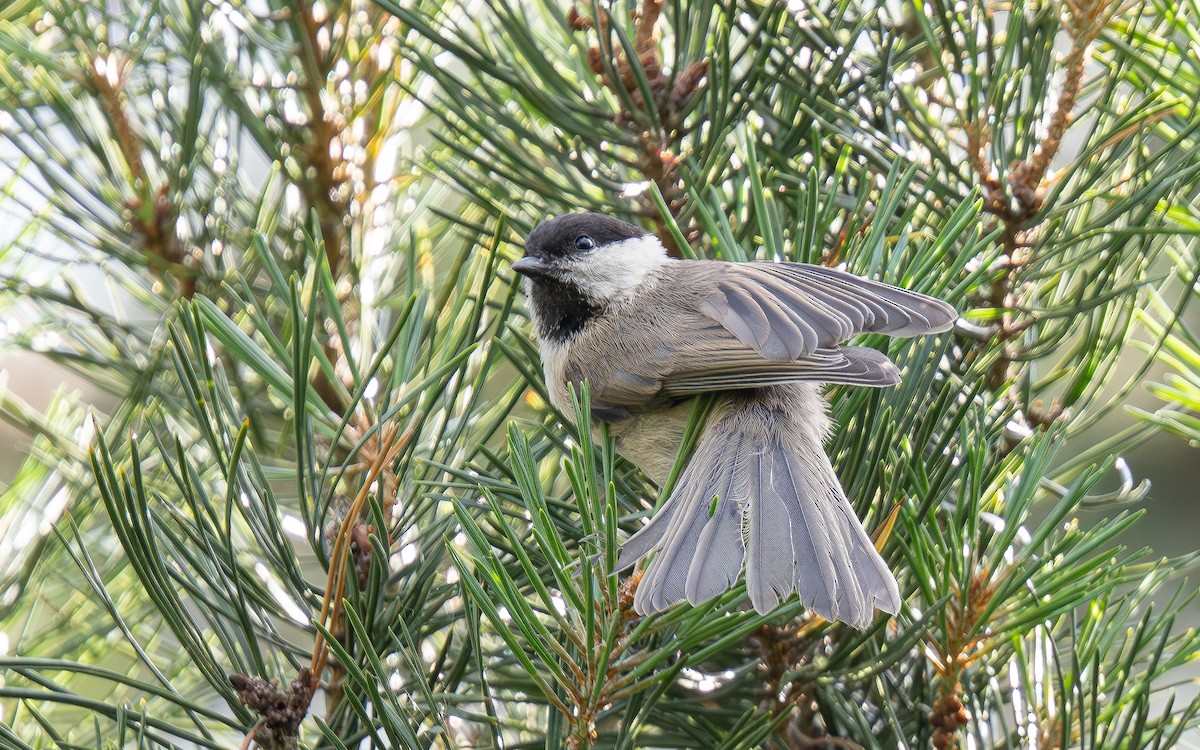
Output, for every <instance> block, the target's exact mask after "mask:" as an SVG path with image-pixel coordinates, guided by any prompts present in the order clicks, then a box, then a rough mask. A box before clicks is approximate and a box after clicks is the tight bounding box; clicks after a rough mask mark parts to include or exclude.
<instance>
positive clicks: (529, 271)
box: [512, 255, 550, 279]
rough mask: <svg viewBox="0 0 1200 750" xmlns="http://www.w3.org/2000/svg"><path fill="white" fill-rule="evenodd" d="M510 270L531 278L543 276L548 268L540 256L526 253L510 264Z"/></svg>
mask: <svg viewBox="0 0 1200 750" xmlns="http://www.w3.org/2000/svg"><path fill="white" fill-rule="evenodd" d="M512 270H514V271H516V272H517V273H519V274H521V275H523V276H528V277H529V278H531V279H532V278H536V277H538V276H545V275H546V273H547V272H548V271H549V270H550V268H549V266H547V265H546V264H545V263H543V262H542V260H541V259H540V258H535V257H533V256H532V255H526V256H525V257H524V258H521V259H520V260H518V261H516V262H515V263H513V264H512Z"/></svg>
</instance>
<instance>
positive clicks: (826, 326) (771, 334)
mask: <svg viewBox="0 0 1200 750" xmlns="http://www.w3.org/2000/svg"><path fill="white" fill-rule="evenodd" d="M700 312H702V313H703V314H705V315H707V316H708V317H709V318H711V319H713V320H715V321H717V322H718V323H720V324H721V325H722V326H724V327H725V328H726V329H727V330H728V331H729V332H730V333H732V334H733V335H734V336H735V337H736V338H737V339H738V341H740V342H742V343H743V344H745V345H746V346H749V347H752V348H753V349H754V350H755V351H757V352H758V353H759V354H761V355H762V356H763V358H765V359H768V360H772V361H777V362H779V361H783V362H786V361H792V360H797V359H800V358H801V357H806V356H808V355H811V354H812V353H813V352H815V351H817V350H818V349H821V348H827V347H832V346H836V345H837V344H838V343H839V342H842V341H845V340H847V339H849V338H850V337H851V336H854V335H855V334H857V333H863V332H874V333H883V334H887V335H889V336H915V335H917V334H923V333H936V332H939V331H945V330H947V329H948V328H950V326H952V325H953V324H954V321H955V319H957V317H958V313H957V312H956V311H955V310H954V308H953V307H951V306H950V305H948V304H946V303H945V302H942V301H941V300H937V299H934V298H932V297H927V296H925V295H923V294H919V293H917V292H910V291H908V290H907V289H901V288H899V287H894V286H891V285H889V284H884V283H881V282H878V281H872V280H870V279H864V278H860V277H858V276H854V275H852V274H848V273H844V272H842V271H837V270H835V269H832V268H826V267H824V266H809V265H803V264H799V263H723V264H721V271H720V275H719V278H718V279H717V280H716V281H715V282H714V284H713V289H712V292H711V293H710V294H708V296H707V297H705V298H704V299H703V301H702V302H701V303H700Z"/></svg>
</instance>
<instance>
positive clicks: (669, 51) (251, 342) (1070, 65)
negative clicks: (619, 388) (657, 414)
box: [0, 0, 1200, 750]
mask: <svg viewBox="0 0 1200 750" xmlns="http://www.w3.org/2000/svg"><path fill="white" fill-rule="evenodd" d="M1198 17H1200V14H1197V8H1196V7H1195V4H1194V2H1188V1H1187V0H1185V1H1184V2H1182V3H1181V4H1172V2H1170V0H1129V1H1128V2H1126V1H1125V0H1046V1H1044V2H1043V1H1041V0H1037V1H1036V2H1035V1H1033V0H1029V1H1026V2H1022V1H1021V0H1018V1H1017V2H1013V3H1007V4H1005V3H998V2H994V1H993V0H966V1H965V2H963V1H961V0H960V1H959V2H950V1H949V0H927V1H925V2H917V1H916V0H897V1H896V2H886V3H876V2H868V1H867V0H811V1H810V2H784V1H783V0H670V2H667V0H612V1H611V2H602V1H601V0H592V1H591V2H586V1H585V0H581V1H580V2H579V3H578V4H576V5H571V4H569V2H565V1H564V2H559V0H374V2H368V1H367V0H226V1H224V2H217V1H215V0H93V1H91V2H79V1H78V0H46V1H45V2H35V1H34V0H12V2H8V3H6V4H4V5H3V7H0V160H2V161H0V216H3V217H4V221H3V226H2V227H0V279H2V286H0V310H2V313H0V315H2V316H3V320H4V321H5V326H4V328H3V331H2V332H0V337H2V338H0V341H2V342H3V346H4V347H5V350H6V351H9V352H11V351H14V350H18V349H26V350H31V351H34V352H38V353H40V354H41V356H42V357H44V358H45V359H47V360H50V361H53V362H54V363H57V365H59V366H60V367H62V368H66V369H67V370H69V371H71V372H73V373H74V374H75V375H77V376H78V377H80V378H82V379H83V380H84V381H86V382H87V383H88V384H89V386H91V387H92V388H93V389H94V391H95V392H99V393H102V394H103V398H99V399H91V398H89V399H84V398H83V397H81V396H80V395H79V394H78V393H75V392H72V391H68V390H63V391H61V392H59V393H58V394H57V395H56V396H55V398H54V399H53V400H52V401H51V403H50V406H49V407H48V408H46V409H44V410H39V409H35V408H33V407H32V406H30V405H29V404H28V403H27V402H26V401H24V400H22V398H21V397H20V396H19V395H17V394H16V393H13V392H10V391H8V390H6V389H3V388H2V386H0V416H3V417H4V418H5V419H6V420H7V421H9V422H11V423H13V424H16V425H17V426H19V427H20V428H21V429H23V430H24V431H25V432H26V433H27V434H29V435H30V436H31V438H32V440H33V443H32V448H31V450H30V453H29V455H28V457H27V458H26V460H25V462H24V464H23V465H22V466H21V468H20V470H19V472H18V473H17V475H16V476H15V477H13V478H12V481H11V482H10V483H8V484H7V485H5V486H4V487H3V492H2V493H0V747H4V748H20V749H26V748H48V747H72V748H79V747H96V748H110V747H137V748H143V747H145V748H183V747H189V748H230V747H238V746H239V745H240V746H241V747H243V748H249V747H261V748H266V749H268V750H282V749H285V748H286V749H290V748H355V747H388V748H497V749H502V748H523V747H546V748H643V747H653V748H731V749H732V748H758V747H764V748H784V749H799V748H895V747H911V748H925V747H933V748H952V747H962V748H1010V747H1011V748H1047V747H1049V748H1070V747H1080V748H1118V747H1119V748H1169V747H1175V746H1179V745H1180V743H1182V742H1184V741H1186V740H1185V739H1184V738H1186V737H1187V736H1188V734H1187V733H1188V732H1189V731H1194V730H1195V728H1196V727H1197V724H1198V723H1200V698H1197V697H1195V691H1194V690H1193V691H1191V692H1190V693H1180V694H1179V695H1178V696H1176V695H1175V693H1174V692H1173V691H1174V689H1175V687H1177V685H1178V683H1179V682H1180V681H1182V680H1183V679H1184V677H1183V675H1184V674H1185V672H1183V671H1182V670H1183V669H1184V668H1186V667H1187V666H1188V664H1189V662H1191V663H1192V666H1193V667H1194V664H1195V662H1196V660H1197V658H1198V656H1200V634H1198V633H1197V631H1196V629H1195V628H1194V627H1189V625H1190V624H1189V623H1186V622H1183V621H1182V620H1183V618H1181V617H1180V614H1181V612H1182V611H1183V609H1184V607H1185V606H1186V605H1187V604H1188V602H1189V600H1190V598H1191V595H1192V594H1193V593H1194V590H1195V589H1194V584H1192V587H1191V588H1190V589H1189V588H1188V584H1187V583H1186V582H1182V583H1181V581H1184V579H1183V578H1182V576H1183V575H1184V574H1185V573H1186V572H1187V571H1188V570H1189V566H1190V565H1192V563H1193V558H1192V557H1185V558H1181V559H1174V558H1162V557H1161V556H1156V555H1155V554H1154V553H1153V551H1151V550H1145V549H1143V550H1134V549H1128V548H1126V546H1124V540H1125V539H1126V538H1127V537H1126V536H1125V532H1126V531H1127V530H1128V529H1130V527H1131V526H1133V525H1135V524H1136V522H1137V519H1138V517H1139V515H1141V514H1142V513H1144V512H1151V513H1153V512H1154V507H1153V503H1152V502H1150V500H1152V498H1153V493H1152V492H1151V491H1150V490H1149V488H1148V487H1147V485H1145V484H1144V483H1139V481H1138V480H1137V478H1136V471H1137V467H1136V466H1133V467H1130V466H1128V465H1127V463H1126V462H1125V460H1124V459H1123V458H1122V454H1123V453H1125V452H1127V451H1128V450H1129V449H1130V448H1132V447H1133V446H1135V445H1136V444H1137V443H1138V442H1139V441H1141V440H1143V439H1145V438H1146V437H1147V436H1148V435H1150V434H1153V433H1154V432H1155V431H1158V430H1166V431H1169V432H1171V433H1172V434H1175V435H1178V436H1180V437H1182V438H1184V439H1187V440H1190V441H1192V442H1193V443H1194V444H1200V421H1198V420H1197V416H1196V414H1197V411H1200V395H1198V394H1200V339H1198V334H1197V332H1196V331H1195V330H1188V329H1187V328H1186V327H1185V326H1184V325H1183V324H1182V323H1181V314H1182V313H1183V312H1184V310H1185V307H1186V306H1187V304H1188V303H1189V302H1191V301H1194V298H1195V297H1196V296H1197V295H1196V289H1197V288H1198V287H1197V270H1196V269H1197V268H1200V245H1198V243H1197V235H1198V234H1200V223H1198V222H1197V219H1196V217H1197V215H1200V195H1198V186H1200V143H1198V132H1200V115H1198V114H1197V112H1198V111H1200V107H1198V106H1197V102H1198V101H1200V68H1198V67H1197V66H1196V63H1195V39H1196V38H1197V35H1198V34H1200V25H1197V24H1198V23H1200V22H1197V21H1196V19H1197V18H1198ZM581 209H587V210H599V211H606V212H609V213H612V214H613V215H616V216H620V217H622V218H624V219H627V220H630V221H635V222H638V223H639V224H641V225H643V226H645V227H647V228H648V229H651V230H652V231H654V232H656V233H657V234H658V235H659V236H660V237H662V238H663V240H664V242H665V243H666V244H667V246H668V248H669V250H670V251H671V252H672V253H673V254H675V255H677V256H680V257H713V258H722V259H727V260H746V259H750V258H758V259H782V260H791V261H799V262H805V263H819V264H826V265H831V266H839V267H844V268H847V269H848V270H850V271H852V272H855V273H858V274H862V275H866V276H870V277H872V278H876V279H881V280H884V281H887V282H890V283H895V284H898V285H901V286H905V287H908V288H912V289H915V290H918V291H921V292H924V293H927V294H931V295H934V296H937V297H939V298H942V299H945V300H947V301H950V302H951V303H953V304H954V305H955V306H956V307H957V308H958V310H959V311H960V313H961V315H962V319H961V320H960V321H959V323H958V324H957V325H956V327H955V329H954V330H953V331H952V332H950V333H947V334H945V335H942V336H938V337H926V338H923V339H919V340H892V339H886V338H883V337H881V336H877V335H870V336H864V337H862V341H861V342H860V343H862V344H863V345H867V346H873V347H876V348H878V349H880V350H882V351H885V352H886V353H887V354H888V355H889V356H890V357H891V358H892V359H893V360H894V361H896V362H898V363H900V365H901V368H902V371H903V382H902V384H900V385H899V386H897V387H895V388H892V389H884V390H874V389H853V388H844V387H834V388H830V389H829V390H828V393H827V395H828V398H829V401H830V410H831V415H832V416H833V418H834V419H835V421H836V423H837V425H838V428H837V430H836V432H835V434H834V435H833V436H832V437H831V440H830V443H829V445H828V449H829V453H830V455H831V456H832V457H833V459H834V463H835V466H836V468H837V471H838V474H839V476H840V478H841V480H842V482H843V485H844V487H845V489H846V492H847V496H848V497H849V498H851V500H852V502H853V503H854V504H855V506H856V508H857V510H858V511H859V514H860V517H862V518H863V519H864V520H865V523H866V526H867V528H868V529H869V530H870V531H871V532H872V535H873V537H874V539H875V541H876V544H877V546H878V547H879V549H880V550H881V552H882V554H883V555H884V557H885V559H886V560H887V561H888V563H889V565H891V566H892V568H893V569H894V570H895V572H896V576H897V578H898V580H899V584H900V588H901V593H902V596H903V599H904V606H903V608H902V610H901V612H900V614H899V615H898V616H896V617H894V618H892V617H887V616H881V617H879V618H877V620H876V621H875V623H874V624H873V625H872V626H871V627H870V628H869V629H867V630H866V631H864V632H859V631H856V630H854V629H851V628H849V627H847V626H845V625H841V624H835V623H827V622H824V621H822V620H821V619H820V618H817V617H814V616H812V615H810V614H809V613H807V612H806V610H805V608H804V606H803V604H802V603H800V602H797V601H795V600H794V599H793V600H791V601H789V602H787V603H785V604H783V605H782V606H780V607H779V608H778V609H777V610H776V611H774V612H772V613H770V614H769V615H766V616H763V615H759V614H757V613H755V612H754V611H753V610H751V609H749V608H748V607H747V598H746V594H745V590H744V587H743V586H738V587H735V588H734V589H733V590H731V591H730V592H728V593H727V594H725V595H723V596H721V597H719V598H718V599H716V600H713V601H711V602H708V603H706V604H704V605H701V606H698V607H691V606H687V605H683V606H678V607H675V608H673V609H671V610H669V611H667V612H664V613H661V614H659V615H655V616H651V617H640V616H638V615H636V614H635V613H634V612H633V610H632V606H631V603H632V598H633V593H634V592H635V591H636V587H637V584H638V573H637V572H636V571H635V572H633V573H631V574H617V573H614V572H613V567H614V562H615V559H616V553H617V550H618V546H619V543H620V542H621V541H622V540H624V539H625V538H627V536H628V535H629V534H630V533H632V532H633V531H635V530H636V529H637V528H639V527H640V526H641V524H643V523H644V519H645V518H646V517H647V516H648V515H649V513H650V512H651V510H652V508H653V507H654V505H655V504H656V503H657V502H659V501H660V500H661V499H662V498H664V497H665V496H666V494H667V493H668V492H669V490H670V484H671V481H673V480H671V481H669V482H668V483H667V486H665V487H657V486H655V485H653V484H652V483H651V482H649V480H648V479H647V478H645V477H644V476H642V475H641V473H640V472H639V471H638V470H637V469H636V468H634V467H633V466H632V465H631V464H630V463H628V462H626V461H625V460H623V459H622V458H621V457H620V456H618V455H616V454H615V452H614V450H613V447H612V444H611V442H610V441H609V440H608V439H607V437H606V435H605V433H604V430H603V426H602V425H595V427H596V428H597V429H596V430H595V431H593V430H592V427H593V425H591V424H590V420H589V417H588V415H589V409H588V406H587V403H588V394H587V392H586V388H585V389H584V391H583V392H582V393H579V394H577V398H578V402H577V404H576V411H577V417H576V418H577V422H578V425H579V426H578V429H576V428H572V427H569V426H568V424H569V421H568V420H566V419H564V417H563V415H561V414H557V413H555V412H554V410H553V409H552V408H551V407H550V406H549V404H548V400H547V396H546V392H545V387H544V384H543V383H542V381H541V377H540V364H539V362H538V358H537V352H536V349H535V347H534V345H533V343H532V341H531V339H530V334H529V330H528V319H527V315H526V312H525V307H524V304H525V303H524V300H523V297H522V295H521V293H520V289H519V284H518V283H517V281H516V279H514V275H513V274H512V273H511V271H509V270H508V264H509V262H511V261H512V260H513V259H515V258H516V257H519V256H520V255H521V252H522V251H521V239H522V238H523V237H524V235H525V234H526V233H527V232H528V231H529V230H530V229H531V228H532V226H533V225H535V224H536V223H537V222H538V221H539V220H541V219H542V218H544V217H545V216H547V215H550V214H560V213H563V212H568V211H574V210H581ZM1158 361H1161V362H1163V363H1165V364H1166V365H1167V367H1166V370H1165V374H1164V375H1163V377H1162V378H1160V380H1161V381H1162V382H1160V383H1157V384H1152V385H1150V386H1149V387H1150V388H1151V389H1152V392H1153V393H1154V395H1156V396H1157V397H1159V398H1160V399H1161V400H1162V401H1163V406H1162V407H1161V408H1160V409H1158V410H1156V411H1154V412H1153V413H1151V412H1145V411H1133V410H1131V411H1130V413H1129V415H1126V414H1125V413H1124V412H1122V411H1121V409H1122V407H1123V406H1124V404H1125V400H1126V398H1127V397H1128V396H1129V395H1130V393H1131V392H1133V391H1134V389H1137V388H1139V387H1141V383H1142V382H1143V378H1142V376H1143V375H1144V374H1145V373H1146V372H1147V370H1148V369H1149V367H1150V366H1151V365H1152V364H1153V363H1155V362H1158ZM1118 362H1120V365H1121V367H1122V368H1126V369H1125V370H1119V369H1118ZM1129 367H1133V368H1134V369H1135V377H1133V378H1129V377H1128V374H1127V369H1128V368H1129ZM0 382H2V381H0ZM93 401H94V403H93ZM1114 412H1115V413H1116V414H1117V415H1118V417H1119V418H1118V421H1122V423H1123V425H1124V429H1123V430H1122V431H1121V432H1119V433H1117V434H1115V435H1107V434H1102V433H1099V432H1098V431H1097V429H1096V426H1097V423H1098V421H1099V420H1100V418H1101V417H1103V416H1105V415H1109V414H1111V413H1114ZM703 416H704V415H703V413H702V410H698V413H697V414H696V415H695V417H694V419H693V421H692V425H691V428H690V433H689V434H690V435H691V437H694V436H695V433H696V431H697V430H698V428H699V426H700V424H702V420H703ZM1068 440H1069V441H1070V442H1071V446H1072V447H1071V450H1070V451H1066V450H1064V449H1063V446H1064V444H1065V443H1067V441H1068ZM681 461H682V457H681ZM677 472H678V467H677ZM677 472H676V473H677ZM1114 487H1117V489H1116V490H1114V489H1113V488H1114ZM1085 509H1086V510H1088V511H1089V512H1088V513H1087V514H1086V515H1083V514H1082V512H1083V511H1084V510H1085ZM1193 737H1194V735H1193Z"/></svg>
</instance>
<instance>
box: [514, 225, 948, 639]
mask: <svg viewBox="0 0 1200 750" xmlns="http://www.w3.org/2000/svg"><path fill="white" fill-rule="evenodd" d="M525 253H526V254H525V257H523V258H521V259H520V260H518V261H516V262H515V263H513V265H512V268H513V270H514V271H516V272H518V273H520V274H523V275H524V276H525V277H526V280H525V291H526V293H527V295H528V299H529V310H530V315H531V316H532V319H533V330H534V334H535V335H536V337H537V342H538V347H539V350H540V352H541V356H542V361H543V365H544V368H545V376H546V387H547V389H548V390H549V392H550V399H551V402H552V403H553V404H554V405H555V406H556V407H557V408H558V409H559V410H560V411H561V412H562V413H563V414H566V415H571V414H572V413H573V409H572V407H571V398H570V395H569V394H570V390H569V388H570V384H575V387H576V388H577V387H578V384H579V383H581V382H583V381H587V382H588V384H589V388H590V393H591V403H592V415H593V417H594V418H596V419H599V420H603V421H606V422H608V423H610V434H611V435H613V436H614V437H615V438H616V445H617V450H618V451H619V452H620V453H621V454H622V455H623V456H625V457H626V458H628V459H629V460H631V461H633V462H634V463H635V464H637V465H638V466H639V467H640V468H641V469H642V470H643V471H644V472H645V473H646V474H647V475H648V476H649V477H650V478H651V479H653V480H654V481H656V482H658V483H662V482H663V481H664V480H665V479H666V478H667V476H668V474H669V473H670V470H671V468H672V466H673V464H674V462H675V457H676V454H677V452H678V450H679V447H680V443H681V441H682V438H683V433H684V430H685V427H686V425H687V423H688V421H689V419H690V417H691V413H692V407H693V400H694V399H695V398H697V397H698V396H700V395H701V394H708V393H711V394H715V401H714V403H713V406H712V410H711V411H710V412H709V415H708V418H707V421H706V422H705V424H704V426H703V428H702V431H701V435H700V439H699V441H698V442H697V444H696V448H695V450H694V451H693V453H692V455H691V457H690V458H689V459H688V461H687V464H686V466H685V467H684V469H683V472H682V474H681V475H680V477H679V480H678V483H677V484H676V486H675V489H674V491H673V492H672V493H671V495H670V497H669V498H668V499H667V501H666V503H665V504H664V505H663V506H662V509H661V510H660V511H659V512H658V514H657V516H656V517H655V518H654V519H653V520H651V521H650V522H649V523H648V524H647V525H646V526H645V527H643V528H642V529H641V530H640V531H638V532H637V533H636V534H634V535H633V536H632V537H630V539H629V540H628V541H626V542H625V544H624V545H623V547H622V550H621V556H620V560H619V563H618V564H619V566H621V567H625V566H628V565H631V564H633V563H634V562H636V561H637V560H639V559H641V558H642V557H644V556H646V555H648V554H650V553H651V552H655V553H656V554H655V556H654V557H653V558H652V559H651V561H650V563H649V565H648V567H647V568H646V570H645V572H644V575H643V576H642V579H641V582H640V584H639V586H638V589H637V593H636V595H635V597H634V609H635V610H636V611H637V612H639V613H641V614H648V613H651V612H659V611H662V610H664V609H666V608H667V607H669V606H671V605H672V604H675V603H676V602H679V601H682V600H684V599H686V600H687V601H689V602H691V603H692V604H699V603H701V602H703V601H706V600H708V599H711V598H713V597H715V596H717V595H719V594H721V593H722V592H724V591H726V590H728V589H729V588H730V587H731V586H733V585H734V584H735V583H736V582H737V579H738V576H739V574H740V573H741V571H742V567H743V563H744V565H745V571H746V588H747V591H748V593H749V595H750V601H751V603H752V604H753V605H754V608H755V609H756V610H758V611H759V612H761V613H766V612H768V611H770V610H771V609H772V608H774V607H775V606H776V605H777V604H778V603H779V602H780V601H782V600H784V599H787V598H788V597H790V596H791V594H792V592H793V591H795V592H797V593H798V594H799V595H800V600H801V602H802V603H803V604H804V606H806V607H807V608H808V609H809V610H811V611H812V612H815V613H816V614H819V615H821V616H822V617H825V618H826V619H829V620H840V621H843V622H846V623H849V624H850V625H853V626H854V627H856V628H859V629H863V628H865V627H867V625H869V624H870V623H871V621H872V619H873V617H874V609H875V607H878V608H879V609H881V610H883V611H885V612H889V613H891V614H895V613H896V612H898V611H899V609H900V592H899V589H898V588H897V586H896V579H895V577H894V576H893V575H892V572H891V570H889V569H888V567H887V565H886V564H885V563H884V561H883V559H882V558H881V557H880V556H879V553H878V552H876V550H875V547H874V545H873V544H872V543H871V540H870V538H869V537H868V536H867V534H866V531H865V530H864V529H863V527H862V523H861V522H860V521H859V520H858V517H857V516H856V515H855V513H854V509H853V508H852V507H851V505H850V503H849V501H848V500H847V499H846V495H845V494H844V493H843V492H842V488H841V485H840V483H839V482H838V478H837V475H836V474H834V471H833V466H832V465H831V464H830V462H829V458H828V457H827V456H826V455H825V451H824V440H825V438H826V435H827V433H828V430H829V420H828V418H827V417H826V414H825V400H824V398H823V397H822V395H821V393H820V391H819V390H818V386H817V385H816V384H817V383H845V384H849V385H861V386H872V387H881V386H890V385H895V384H896V383H899V382H900V373H899V371H898V370H897V369H896V366H895V365H894V364H893V363H892V362H891V360H889V359H888V358H887V357H886V356H885V355H883V354H882V353H880V352H878V351H875V350H874V349H868V348H861V347H855V346H839V343H841V342H843V341H845V340H847V339H849V338H850V337H852V336H854V335H855V334H857V333H860V332H864V331H869V332H876V333H883V334H887V335H890V336H915V335H918V334H924V333H936V332H938V331H945V330H947V329H948V328H950V327H951V325H953V323H954V321H955V319H956V318H957V317H958V316H957V313H956V312H955V310H954V308H953V307H951V306H950V305H947V304H946V303H944V302H941V301H939V300H936V299H933V298H931V297H927V296H925V295H922V294H917V293H916V292H910V291H907V290H904V289H899V288H897V287H894V286H889V285H887V284H882V283H880V282H877V281H871V280H868V279H863V278H859V277H857V276H853V275H851V274H848V273H843V272H841V271H837V270H834V269H831V268H826V267H824V266H811V265H802V264H798V263H727V262H722V261H711V260H690V261H684V260H676V259H673V258H670V257H668V256H667V252H666V249H665V248H664V247H663V244H662V242H660V241H659V239H658V238H657V237H655V236H654V235H652V234H650V233H649V232H647V231H645V230H643V229H640V228H638V227H635V226H633V225H631V224H627V223H625V222H623V221H619V220H617V219H614V218H612V217H610V216H605V215H602V214H593V213H578V214H570V215H567V216H561V217H559V218H556V219H551V220H549V221H546V222H543V223H542V224H541V225H539V226H538V227H537V228H535V229H534V230H533V231H532V232H530V234H529V237H528V238H527V239H526V241H525Z"/></svg>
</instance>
